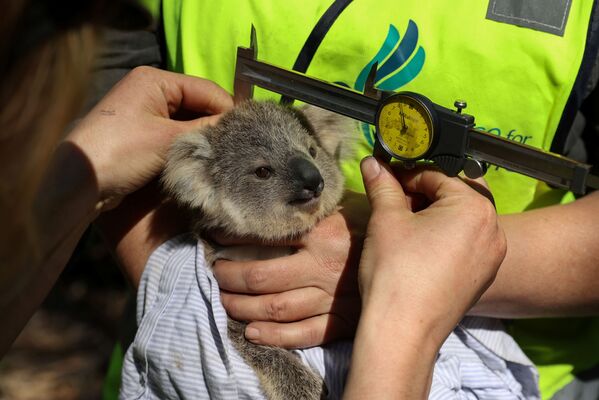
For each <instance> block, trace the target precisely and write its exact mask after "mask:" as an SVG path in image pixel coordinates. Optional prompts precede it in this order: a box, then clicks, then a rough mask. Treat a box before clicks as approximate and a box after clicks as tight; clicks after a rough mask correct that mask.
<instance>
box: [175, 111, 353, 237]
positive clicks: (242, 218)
mask: <svg viewBox="0 0 599 400" xmlns="http://www.w3.org/2000/svg"><path fill="white" fill-rule="evenodd" d="M333 134H334V133H333ZM340 140H341V135H339V140H337V141H335V140H331V139H330V138H327V139H326V140H324V138H322V137H319V133H318V132H315V131H314V129H313V128H312V126H311V125H310V123H309V122H308V121H307V120H306V118H305V117H304V116H303V114H300V113H299V112H298V111H295V110H292V109H289V108H286V107H281V106H278V105H276V104H274V103H266V102H265V103H258V102H248V103H245V104H243V105H241V106H240V107H237V108H235V109H234V110H232V111H231V112H229V113H228V114H226V115H224V116H223V118H222V119H221V120H220V121H219V123H218V124H217V125H216V126H215V127H210V128H205V129H202V130H199V131H196V132H191V133H189V134H187V135H184V136H182V137H181V138H180V139H178V140H177V141H176V143H175V144H174V145H173V147H172V149H171V152H170V155H169V159H168V161H167V167H166V169H165V174H164V178H163V182H164V183H165V187H166V188H167V189H168V190H169V191H170V192H171V194H173V195H174V196H175V197H176V198H177V199H178V200H179V201H180V202H182V203H183V204H186V205H187V206H190V207H192V208H193V209H198V211H199V212H198V216H199V217H200V218H201V219H200V221H199V228H200V229H212V228H220V229H224V230H225V231H227V232H229V233H233V234H237V235H248V236H256V237H259V238H262V239H278V238H284V237H288V236H292V235H296V234H299V233H303V232H305V231H307V230H309V229H310V228H311V227H312V226H313V225H314V224H315V223H316V222H317V221H318V220H319V219H320V218H322V217H323V216H325V215H327V214H329V213H331V212H332V211H333V210H334V209H335V207H336V205H337V203H338V202H339V200H340V198H341V195H342V192H343V178H342V175H341V172H340V170H339V167H338V163H337V159H336V158H335V153H336V152H337V151H338V149H337V147H338V146H339V144H340V142H339V141H340ZM323 143H326V145H323Z"/></svg>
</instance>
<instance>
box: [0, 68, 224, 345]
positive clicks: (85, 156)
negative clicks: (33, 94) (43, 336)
mask: <svg viewBox="0 0 599 400" xmlns="http://www.w3.org/2000/svg"><path fill="white" fill-rule="evenodd" d="M231 106H232V100H231V98H230V96H229V95H228V94H227V93H226V92H225V91H224V90H222V89H221V88H219V87H218V86H216V85H215V84H214V83H212V82H209V81H205V80H202V79H198V78H192V77H186V76H183V75H179V74H174V73H170V72H166V71H160V70H156V69H153V68H147V67H144V68H139V69H136V70H134V71H133V72H132V73H131V74H129V75H128V76H127V77H126V78H125V79H124V80H123V81H121V82H120V83H119V84H118V85H117V86H116V87H115V88H114V89H113V90H112V91H111V92H110V93H109V94H108V95H107V97H106V98H104V99H103V100H102V101H101V102H100V103H99V104H98V105H97V106H96V107H95V108H94V109H93V110H92V111H91V112H90V113H89V114H88V115H87V116H86V117H85V118H84V119H83V120H82V121H80V122H79V124H78V125H77V126H76V128H75V129H74V130H73V131H72V132H71V133H70V134H69V135H68V136H67V137H66V138H65V140H63V141H62V142H61V143H60V144H59V146H58V147H57V149H56V152H55V155H54V157H53V159H52V161H51V164H50V166H49V168H48V170H47V173H46V175H45V177H44V178H43V180H42V182H43V184H42V185H41V187H40V188H39V191H38V196H37V201H36V203H35V207H34V210H33V227H34V234H35V238H36V244H38V247H39V249H38V251H37V254H34V253H35V252H34V251H33V250H32V254H30V255H29V257H28V258H22V259H20V261H19V263H18V265H11V267H12V268H14V269H15V270H18V271H19V279H18V280H3V281H2V282H0V285H2V287H0V293H2V296H1V297H0V299H1V301H0V311H1V312H2V315H3V317H2V319H3V320H2V326H3V330H2V335H0V354H3V353H4V352H5V351H6V350H7V349H8V347H9V346H10V344H11V343H12V341H13V340H14V338H15V337H16V335H17V334H18V332H19V331H20V330H21V328H22V327H23V325H24V324H25V323H26V322H27V320H28V319H29V317H30V316H31V314H32V313H33V312H34V310H35V309H36V307H37V306H38V305H39V304H40V303H41V301H42V300H43V298H44V297H45V295H46V294H47V292H48V291H49V289H50V288H51V286H52V285H53V284H54V282H55V281H56V278H57V277H58V275H59V273H60V272H61V271H62V268H63V267H64V265H65V263H66V261H67V260H68V258H69V256H70V255H71V253H72V251H73V249H74V247H75V245H76V243H77V242H78V240H79V238H80V236H81V234H82V233H83V232H84V230H85V229H86V228H87V226H88V225H89V224H90V223H91V222H92V221H93V220H94V219H95V218H96V217H97V216H98V215H99V214H100V213H101V212H102V211H106V210H109V209H113V208H115V207H116V206H117V205H119V204H120V202H121V201H122V200H123V198H125V197H126V196H127V195H129V194H130V193H133V192H135V191H137V190H138V189H140V188H142V187H143V186H145V185H146V184H147V183H149V182H150V181H152V180H153V179H154V178H155V177H156V176H157V174H158V173H159V172H160V171H161V169H162V164H163V162H164V157H165V154H166V151H167V148H168V146H169V144H170V142H171V140H172V139H173V138H174V137H175V135H177V134H178V133H181V132H183V131H187V130H189V129H191V128H193V127H197V126H198V125H201V124H204V123H210V122H211V121H213V119H214V118H215V116H209V117H206V118H201V119H195V120H188V121H176V120H173V119H171V118H170V116H171V115H174V114H175V113H177V112H178V111H180V110H182V109H184V110H187V111H192V112H195V113H196V114H197V115H199V114H206V115H212V114H217V113H220V112H222V111H224V110H226V109H228V108H230V107H231ZM126 222H127V221H121V224H123V223H126ZM121 226H122V225H121ZM130 226H131V227H134V226H135V224H133V225H130ZM115 230H116V229H115ZM127 232H129V230H126V229H125V230H123V229H121V233H122V234H124V233H127ZM117 236H118V235H116V234H115V237H117ZM157 244H159V243H154V245H157ZM151 250H152V248H151V246H150V247H146V248H145V250H144V251H142V252H140V254H138V257H139V259H137V260H129V261H131V263H130V265H131V266H132V268H134V269H135V268H137V273H140V272H139V271H140V268H139V266H140V265H143V263H144V262H145V261H143V262H142V261H141V259H142V258H143V257H144V254H145V253H146V252H147V251H151ZM133 261H135V262H133Z"/></svg>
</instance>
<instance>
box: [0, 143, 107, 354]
mask: <svg viewBox="0 0 599 400" xmlns="http://www.w3.org/2000/svg"><path fill="white" fill-rule="evenodd" d="M97 198H98V197H97V187H96V184H95V180H94V175H93V172H92V169H91V167H90V166H89V164H88V162H87V160H86V157H85V156H84V155H83V153H82V152H81V151H80V150H79V149H78V148H76V147H75V146H73V145H72V144H69V143H63V144H61V145H60V146H59V147H58V149H57V151H56V153H55V156H54V158H53V159H52V162H51V164H50V166H49V168H48V170H47V173H46V174H45V176H44V177H43V180H42V185H41V188H40V190H39V192H38V194H37V196H36V200H35V203H34V205H33V210H32V213H33V220H32V227H31V229H32V238H33V243H31V246H32V247H34V248H31V249H30V252H29V253H28V254H27V255H24V257H20V258H19V259H18V260H17V261H16V263H15V264H12V265H11V268H13V271H14V273H15V274H18V276H15V277H14V279H5V280H2V281H1V282H0V285H1V287H0V293H2V296H1V297H0V299H1V300H0V314H1V315H2V319H3V322H2V327H3V328H2V335H0V354H4V353H5V352H6V351H7V350H8V348H9V347H10V345H11V343H12V342H13V340H14V339H15V337H16V336H17V335H18V333H19V332H20V330H21V329H22V328H23V326H24V325H25V324H26V323H27V321H28V320H29V318H30V317H31V315H32V314H33V312H34V311H35V309H36V308H37V307H38V306H39V305H40V304H41V302H42V301H43V300H44V298H45V296H46V295H47V293H48V292H49V290H50V288H51V287H52V285H53V284H54V283H55V281H56V279H57V278H58V276H59V275H60V273H61V271H62V270H63V268H64V265H65V264H66V263H67V261H68V259H69V257H70V256H71V254H72V252H73V250H74V248H75V246H76V245H77V242H78V241H79V239H80V237H81V235H82V234H83V232H84V231H85V229H86V228H87V226H88V225H89V223H90V222H91V221H92V220H93V219H94V218H95V217H96V215H98V212H99V211H98V209H97Z"/></svg>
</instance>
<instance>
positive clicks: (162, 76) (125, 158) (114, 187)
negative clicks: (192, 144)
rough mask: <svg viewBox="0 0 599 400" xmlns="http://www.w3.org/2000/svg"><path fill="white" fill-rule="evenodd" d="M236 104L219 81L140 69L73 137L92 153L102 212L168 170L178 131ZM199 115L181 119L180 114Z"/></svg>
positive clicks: (70, 138) (89, 155) (88, 154)
mask: <svg viewBox="0 0 599 400" xmlns="http://www.w3.org/2000/svg"><path fill="white" fill-rule="evenodd" d="M232 106H233V101H232V99H231V97H230V96H229V95H228V94H227V93H226V92H225V91H224V90H223V89H221V88H220V87H219V86H218V85H216V84H215V83H213V82H211V81H208V80H204V79H200V78H195V77H191V76H185V75H181V74H176V73H173V72H167V71H163V70H159V69H155V68H150V67H138V68H136V69H134V70H133V71H131V72H130V73H129V74H128V75H127V76H126V77H125V78H123V80H121V81H120V82H119V83H118V84H117V85H115V87H114V88H113V89H112V90H111V91H110V92H109V93H108V94H107V95H106V97H104V99H103V100H101V101H100V102H99V103H98V104H97V105H96V107H94V108H93V109H92V110H91V111H90V112H89V114H88V115H87V116H86V117H85V118H84V119H83V120H81V121H80V123H79V124H78V125H77V126H76V128H75V129H74V131H73V132H72V133H71V134H70V135H69V136H68V137H67V139H66V142H70V143H72V144H74V145H75V146H76V147H78V148H79V149H80V150H81V151H82V152H83V153H84V155H85V156H86V157H87V159H88V161H89V163H90V164H91V168H92V169H93V172H94V174H95V177H96V181H97V186H98V192H99V205H100V207H101V209H102V210H106V209H110V208H113V207H115V206H116V205H117V204H119V202H120V201H121V200H122V198H123V197H124V196H126V195H128V194H130V193H133V192H134V191H136V190H138V189H140V188H141V187H143V186H144V185H146V184H147V183H148V182H150V181H151V180H152V179H154V178H155V177H156V176H157V175H158V174H159V173H160V171H161V170H162V168H163V164H164V160H165V156H166V153H167V151H168V148H169V146H170V144H171V142H172V140H173V139H174V137H175V135H177V134H179V133H182V132H185V131H188V130H190V129H192V128H196V127H199V126H202V125H204V124H208V123H213V122H214V121H215V118H218V117H217V116H216V115H215V114H219V113H222V112H224V111H226V110H228V109H230V108H231V107H232ZM182 114H185V115H190V116H192V117H193V118H195V119H189V120H186V121H181V120H177V119H176V118H177V116H178V115H182Z"/></svg>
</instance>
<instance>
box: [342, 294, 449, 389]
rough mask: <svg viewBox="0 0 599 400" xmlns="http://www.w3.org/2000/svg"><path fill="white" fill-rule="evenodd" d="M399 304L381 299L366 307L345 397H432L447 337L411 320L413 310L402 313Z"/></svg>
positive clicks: (426, 323)
mask: <svg viewBox="0 0 599 400" xmlns="http://www.w3.org/2000/svg"><path fill="white" fill-rule="evenodd" d="M380 293H383V294H384V292H380ZM393 304H394V303H393V299H380V301H378V300H377V301H373V302H371V303H370V304H369V305H367V306H365V308H364V311H363V313H362V316H361V318H360V323H359V325H358V330H357V332H356V338H355V341H354V349H353V352H352V361H351V367H350V373H349V377H348V383H347V385H346V390H345V394H344V398H345V399H366V398H373V399H386V398H389V399H391V398H392V399H426V398H427V397H428V392H429V390H430V384H431V378H432V372H433V366H434V362H435V359H436V355H437V352H438V350H439V347H440V346H441V343H442V342H443V340H444V339H445V337H446V336H447V335H446V334H445V333H443V334H441V335H435V334H434V333H433V332H435V331H436V328H438V327H436V326H434V324H431V322H430V321H427V320H426V318H422V316H414V317H415V318H412V319H410V318H409V315H412V314H413V313H412V312H410V311H407V312H405V313H400V312H398V310H397V308H396V307H394V306H393ZM403 305H404V306H406V305H410V302H404V304H403ZM383 310H387V312H384V311H383Z"/></svg>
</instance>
